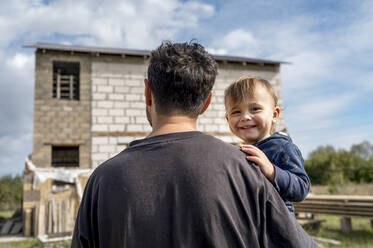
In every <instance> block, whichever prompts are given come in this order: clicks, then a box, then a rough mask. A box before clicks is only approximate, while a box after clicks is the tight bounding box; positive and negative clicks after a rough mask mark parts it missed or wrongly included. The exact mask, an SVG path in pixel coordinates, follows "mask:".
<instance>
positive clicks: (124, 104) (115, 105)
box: [114, 101, 130, 109]
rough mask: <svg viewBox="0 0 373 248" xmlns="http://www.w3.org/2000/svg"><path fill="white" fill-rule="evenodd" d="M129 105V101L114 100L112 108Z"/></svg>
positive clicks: (121, 107) (122, 107)
mask: <svg viewBox="0 0 373 248" xmlns="http://www.w3.org/2000/svg"><path fill="white" fill-rule="evenodd" d="M129 107H130V103H129V102H123V101H120V102H117V101H116V102H114V108H116V109H124V108H129Z"/></svg>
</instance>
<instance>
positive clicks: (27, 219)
mask: <svg viewBox="0 0 373 248" xmlns="http://www.w3.org/2000/svg"><path fill="white" fill-rule="evenodd" d="M32 222H33V221H32V208H26V209H25V211H24V218H23V234H24V235H25V236H26V237H30V236H31V235H32V226H33V223H32Z"/></svg>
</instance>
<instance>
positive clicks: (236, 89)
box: [224, 76, 278, 107]
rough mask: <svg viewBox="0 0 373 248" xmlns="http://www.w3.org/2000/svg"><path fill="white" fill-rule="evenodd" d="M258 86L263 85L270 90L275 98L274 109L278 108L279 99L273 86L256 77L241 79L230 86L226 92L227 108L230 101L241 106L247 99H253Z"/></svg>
mask: <svg viewBox="0 0 373 248" xmlns="http://www.w3.org/2000/svg"><path fill="white" fill-rule="evenodd" d="M257 85H261V86H263V87H265V88H266V89H267V90H268V92H269V94H270V95H271V96H272V98H273V101H274V107H276V106H277V102H278V99H277V96H276V94H275V91H274V90H273V87H272V85H271V84H270V83H269V82H268V81H267V80H265V79H262V78H259V77H254V76H243V77H240V78H239V79H237V80H236V81H234V82H233V83H232V84H231V85H229V86H228V88H227V89H226V90H225V92H224V103H225V106H227V103H228V101H229V102H231V103H233V104H239V103H241V102H243V101H244V100H245V98H246V97H252V96H253V95H254V91H255V87H256V86H257Z"/></svg>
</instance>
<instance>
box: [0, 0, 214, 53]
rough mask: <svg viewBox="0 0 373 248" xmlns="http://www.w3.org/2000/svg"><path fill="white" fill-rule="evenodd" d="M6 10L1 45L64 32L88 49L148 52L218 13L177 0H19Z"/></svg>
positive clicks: (202, 6) (209, 8)
mask: <svg viewBox="0 0 373 248" xmlns="http://www.w3.org/2000/svg"><path fill="white" fill-rule="evenodd" d="M2 8H3V11H2V14H1V19H0V32H1V33H6V34H7V35H3V36H1V38H0V47H5V46H7V45H9V44H10V43H11V42H12V41H14V40H15V39H19V38H20V37H22V38H23V39H26V40H27V41H29V42H35V41H37V40H39V39H44V38H48V37H49V36H51V35H53V34H63V35H64V36H68V38H69V39H72V40H74V39H75V38H76V37H74V36H76V35H77V36H78V37H77V40H78V41H81V42H87V43H89V44H88V45H93V44H96V45H101V46H121V47H128V48H147V49H149V48H150V47H154V46H155V45H157V44H158V43H159V42H160V40H163V39H174V38H175V37H176V35H177V34H178V32H179V31H180V30H183V29H186V28H191V27H196V26H197V24H198V22H199V19H201V18H206V17H208V16H211V15H212V14H213V13H214V7H213V6H211V5H208V4H202V3H198V2H181V1H178V0H164V1H153V0H142V1H135V0H130V1H125V2H124V1H119V0H113V1H107V2H105V3H104V4H102V3H101V2H99V1H89V2H86V1H71V0H65V1H62V0H59V1H51V2H50V3H49V4H48V5H45V4H42V3H41V2H40V1H39V2H30V1H26V0H23V1H22V0H15V1H11V2H10V4H9V5H3V6H2ZM14 20H17V21H16V22H15V21H14ZM62 42H63V40H62ZM84 45H87V44H86V43H84Z"/></svg>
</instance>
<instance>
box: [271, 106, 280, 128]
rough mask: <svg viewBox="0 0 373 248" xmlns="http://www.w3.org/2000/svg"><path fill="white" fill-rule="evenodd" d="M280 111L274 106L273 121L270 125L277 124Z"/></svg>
mask: <svg viewBox="0 0 373 248" xmlns="http://www.w3.org/2000/svg"><path fill="white" fill-rule="evenodd" d="M280 112H281V109H280V107H279V106H276V107H275V108H274V110H273V119H272V124H275V123H276V122H277V119H278V117H279V116H280Z"/></svg>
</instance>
